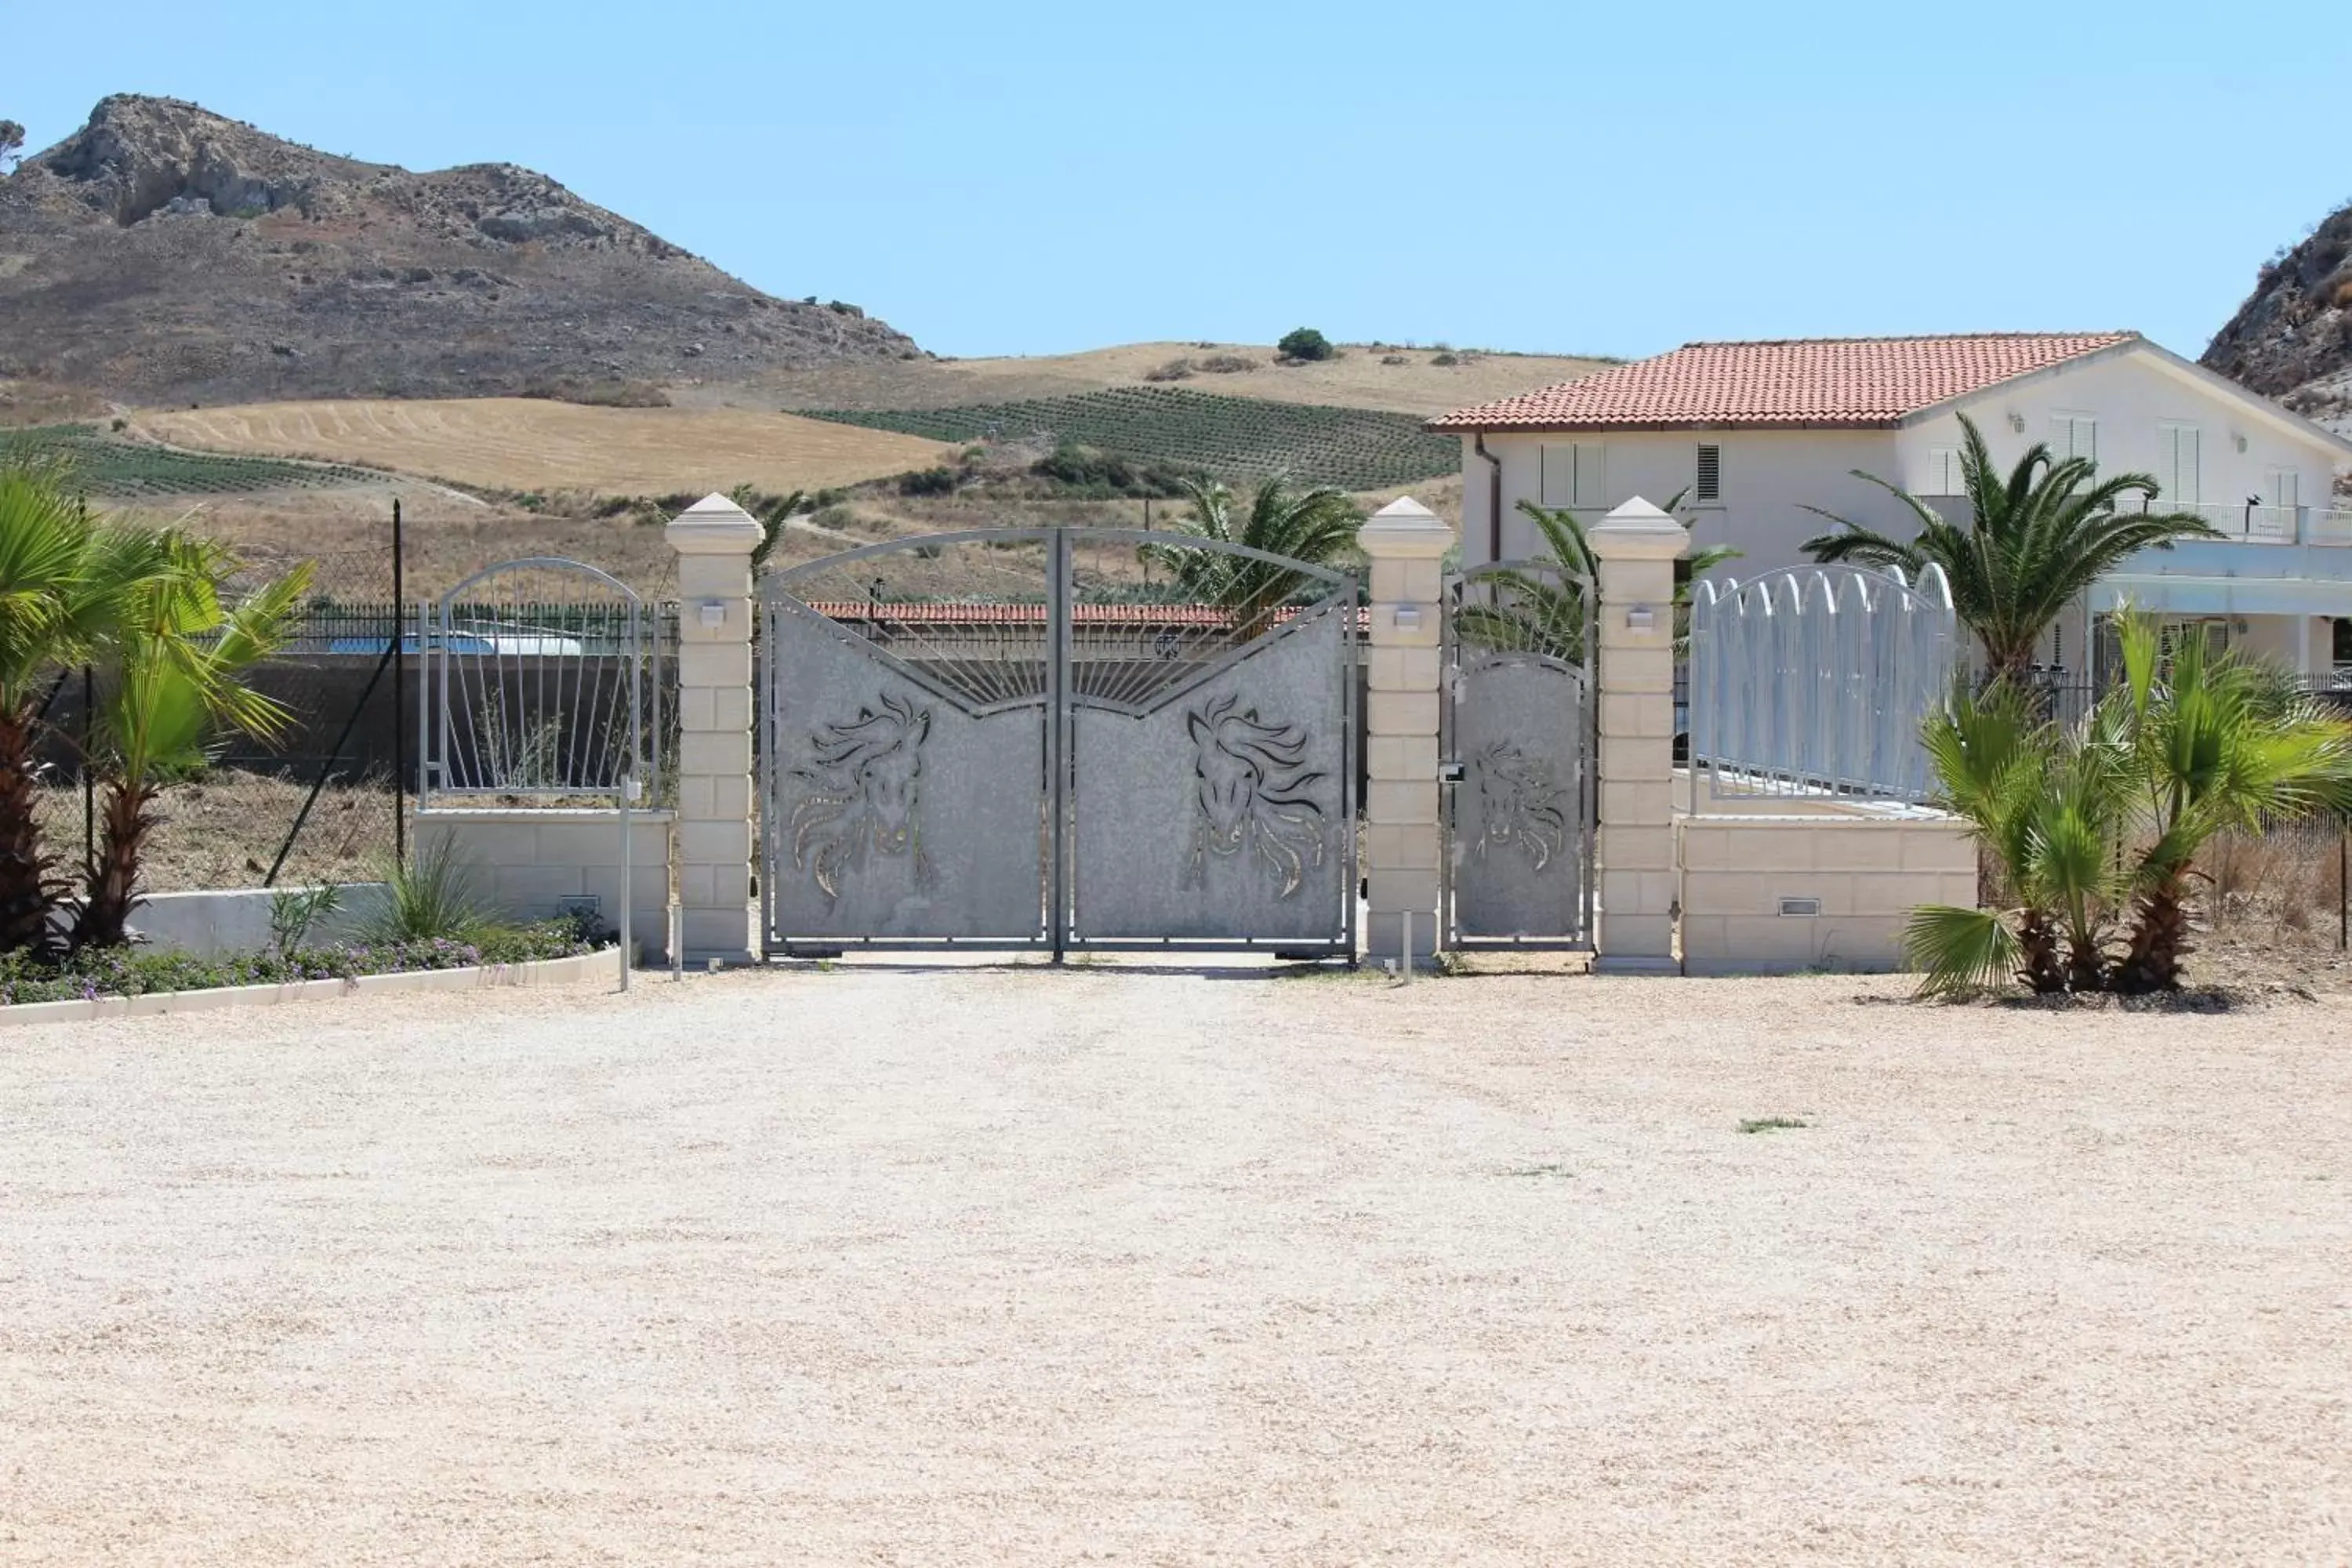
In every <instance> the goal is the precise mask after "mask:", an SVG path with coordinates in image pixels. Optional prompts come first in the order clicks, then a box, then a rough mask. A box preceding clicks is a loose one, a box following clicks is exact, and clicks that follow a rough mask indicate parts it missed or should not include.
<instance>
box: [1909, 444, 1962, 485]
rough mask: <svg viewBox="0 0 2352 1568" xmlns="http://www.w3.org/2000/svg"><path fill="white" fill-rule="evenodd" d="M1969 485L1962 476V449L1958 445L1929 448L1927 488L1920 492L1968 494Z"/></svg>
mask: <svg viewBox="0 0 2352 1568" xmlns="http://www.w3.org/2000/svg"><path fill="white" fill-rule="evenodd" d="M1968 490H1969V487H1968V485H1967V483H1966V482H1965V481H1964V480H1963V479H1961V477H1960V449H1959V448H1958V447H1928V448H1927V489H1924V490H1922V491H1921V492H1920V494H1922V495H1931V496H1958V495H1966V494H1968Z"/></svg>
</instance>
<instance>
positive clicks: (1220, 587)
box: [760, 528, 1359, 957]
mask: <svg viewBox="0 0 2352 1568" xmlns="http://www.w3.org/2000/svg"><path fill="white" fill-rule="evenodd" d="M761 606H762V614H761V660H760V670H761V736H760V743H761V770H760V776H761V803H760V804H761V812H760V819H761V879H760V889H761V917H762V930H763V932H764V940H765V942H766V945H767V948H768V950H769V951H770V952H825V951H832V950H838V949H842V948H845V947H848V946H860V947H871V948H887V947H895V948H918V949H919V948H938V947H947V946H954V947H961V948H976V949H1002V948H1018V949H1040V950H1045V951H1050V952H1054V953H1055V954H1056V955H1058V954H1060V953H1062V952H1066V951H1070V950H1074V949H1076V950H1084V949H1098V948H1126V949H1133V948H1139V947H1149V948H1191V949H1202V948H1209V949H1214V948H1232V947H1244V948H1264V949H1271V950H1273V951H1276V952H1282V953H1286V954H1291V955H1295V956H1299V957H1320V956H1330V955H1335V954H1352V952H1353V951H1354V945H1355V909H1356V900H1355V889H1356V872H1355V858H1356V855H1355V847H1356V834H1355V815H1356V801H1355V755H1356V742H1355V731H1356V723H1357V716H1356V700H1355V699H1356V682H1355V659H1356V643H1357V639H1358V636H1359V626H1358V617H1357V611H1356V587H1355V583H1354V580H1353V579H1352V578H1350V577H1349V576H1348V575H1347V574H1343V573H1340V572H1337V571H1333V570H1330V569H1328V568H1327V567H1322V566H1318V565H1313V564H1309V563H1305V562H1300V561H1293V560H1288V559H1286V558H1283V557H1279V556H1274V555H1268V554H1266V553H1265V552H1259V551H1254V550H1249V549H1245V548H1243V547H1240V546H1236V545H1228V544H1221V543H1215V542H1208V541H1203V540H1199V539H1195V538H1192V537H1190V536H1186V535H1181V534H1179V535H1171V534H1166V533H1161V534H1150V533H1142V532H1135V531H1126V530H1117V529H1076V528H1072V529H1061V528H1043V529H1013V530H988V531H978V532H971V533H953V534H940V535H934V536H930V537H926V538H918V539H907V540H897V541H893V542H889V543H887V544H877V545H872V546H867V547H866V548H863V549H857V550H851V551H847V552H842V553H840V554H836V555H832V556H828V557H825V558H824V559H822V560H819V561H814V562H811V563H805V564H803V565H798V566H793V567H790V568H785V569H781V570H772V571H770V572H769V573H767V574H765V576H764V577H763V579H762V584H761Z"/></svg>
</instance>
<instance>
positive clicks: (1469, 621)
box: [1454, 489, 1740, 663]
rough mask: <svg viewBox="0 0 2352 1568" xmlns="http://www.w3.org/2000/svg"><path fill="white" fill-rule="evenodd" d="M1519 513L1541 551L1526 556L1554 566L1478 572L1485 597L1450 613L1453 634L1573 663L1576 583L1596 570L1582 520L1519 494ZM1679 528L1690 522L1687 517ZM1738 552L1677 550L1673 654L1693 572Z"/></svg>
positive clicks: (1685, 624) (1579, 621)
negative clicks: (1532, 529) (1551, 569)
mask: <svg viewBox="0 0 2352 1568" xmlns="http://www.w3.org/2000/svg"><path fill="white" fill-rule="evenodd" d="M1689 493H1690V492H1689V491H1688V490H1686V489H1685V490H1677V491H1676V492H1675V496H1674V499H1673V500H1669V501H1668V502H1666V507H1665V510H1667V511H1668V512H1669V513H1672V514H1674V515H1675V516H1677V517H1679V516H1680V515H1681V509H1682V504H1683V498H1684V497H1685V496H1686V495H1688V494H1689ZM1519 510H1520V511H1521V512H1522V513H1524V514H1525V515H1526V516H1527V517H1528V520H1529V521H1532V522H1533V523H1534V524H1535V525H1536V531H1537V532H1538V533H1539V534H1541V535H1542V536H1543V549H1542V551H1541V552H1539V553H1538V554H1537V555H1536V557H1535V558H1534V559H1535V560H1536V561H1537V562H1538V563H1544V564H1548V565H1550V566H1553V567H1555V568H1557V571H1556V572H1539V571H1538V572H1529V571H1526V570H1523V569H1521V568H1518V567H1506V568H1505V569H1504V570H1502V571H1500V572H1490V573H1488V574H1486V575H1484V576H1482V577H1480V578H1479V579H1478V584H1479V586H1480V587H1481V588H1484V589H1485V590H1486V593H1487V598H1486V602H1485V603H1477V604H1466V605H1463V606H1462V607H1461V608H1460V609H1459V610H1457V611H1455V613H1454V632H1455V635H1456V636H1458V637H1461V639H1462V640H1463V641H1465V642H1468V643H1475V644H1476V645H1477V646H1479V647H1489V648H1496V649H1499V650H1502V651H1506V652H1513V653H1543V654H1549V655H1550V656H1551V657H1552V658H1559V659H1566V660H1568V661H1569V662H1570V663H1576V662H1579V661H1580V660H1581V659H1582V658H1584V618H1585V602H1584V586H1583V585H1584V584H1587V583H1591V582H1593V581H1594V580H1595V578H1596V574H1597V573H1598V571H1599V568H1598V565H1597V564H1596V563H1595V560H1594V557H1593V554H1592V542H1591V540H1590V539H1588V538H1587V537H1586V536H1585V532H1584V525H1583V524H1582V523H1581V522H1579V521H1577V520H1576V517H1575V514H1574V513H1572V512H1570V511H1569V510H1567V509H1565V508H1559V509H1553V508H1548V507H1542V506H1538V505H1537V504H1536V503H1535V502H1534V501H1531V500H1525V499H1522V500H1520V502H1519ZM1683 526H1685V528H1687V527H1689V526H1690V524H1689V521H1688V520H1687V519H1685V521H1684V524H1683ZM1739 554H1740V552H1738V550H1735V549H1733V548H1732V547H1731V546H1730V545H1728V544H1710V545H1707V546H1706V547H1705V548H1703V549H1699V550H1692V551H1685V552H1684V553H1683V554H1682V555H1681V556H1680V557H1679V558H1678V559H1677V560H1676V561H1675V603H1674V608H1675V652H1677V653H1680V652H1682V651H1683V650H1684V649H1685V648H1686V647H1688V646H1689V643H1690V605H1691V591H1692V585H1693V584H1695V583H1696V582H1697V580H1698V575H1699V574H1700V573H1702V572H1709V571H1712V570H1714V569H1715V568H1716V567H1717V566H1720V565H1722V564H1723V563H1725V562H1727V561H1736V560H1738V558H1739Z"/></svg>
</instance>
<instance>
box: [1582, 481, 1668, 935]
mask: <svg viewBox="0 0 2352 1568" xmlns="http://www.w3.org/2000/svg"><path fill="white" fill-rule="evenodd" d="M1586 536H1587V538H1589V539H1590V540H1591V545H1592V554H1593V559H1594V562H1595V563H1596V564H1597V566H1598V569H1599V572H1600V577H1601V581H1600V582H1599V584H1596V586H1597V588H1598V590H1599V595H1600V609H1599V612H1598V617H1597V618H1598V622H1599V627H1600V637H1601V647H1600V666H1601V670H1600V678H1601V700H1600V705H1599V706H1600V720H1601V722H1600V731H1601V733H1600V750H1601V755H1600V759H1599V763H1600V778H1601V824H1600V829H1601V831H1600V844H1599V847H1598V850H1597V858H1598V859H1599V860H1600V863H1601V931H1600V943H1599V946H1600V956H1599V958H1598V959H1597V960H1596V961H1595V963H1594V964H1593V968H1594V969H1595V971H1597V972H1598V973H1603V974H1672V973H1675V967H1676V966H1675V958H1674V903H1675V838H1674V820H1675V813H1674V794H1675V560H1676V559H1677V558H1678V557H1680V556H1681V555H1682V553H1683V552H1685V550H1687V549H1689V548H1690V532H1689V531H1688V530H1686V529H1685V528H1684V527H1683V525H1682V524H1681V523H1679V522H1676V521H1675V520H1674V519H1673V518H1671V517H1669V516H1667V515H1666V514H1665V513H1664V512H1663V511H1660V510H1658V509H1657V508H1656V507H1654V506H1652V505H1651V504H1650V503H1649V502H1648V501H1646V500H1643V499H1642V498H1641V497H1640V496H1635V497H1634V498H1633V500H1629V501H1627V502H1626V503H1625V504H1624V505H1623V506H1621V507H1619V508H1618V509H1617V510H1614V511H1612V512H1611V513H1610V514H1609V515H1608V516H1607V517H1604V518H1602V519H1601V521H1599V522H1597V523H1595V524H1593V525H1592V527H1591V529H1590V530H1588V531H1587V535H1586Z"/></svg>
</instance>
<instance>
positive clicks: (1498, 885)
mask: <svg viewBox="0 0 2352 1568" xmlns="http://www.w3.org/2000/svg"><path fill="white" fill-rule="evenodd" d="M1594 636H1595V634H1594V626H1593V595H1592V590H1591V584H1589V583H1588V582H1586V581H1585V580H1584V579H1583V578H1581V577H1579V576H1577V575H1575V574H1571V573H1569V572H1566V571H1564V570H1563V569H1562V568H1561V567H1560V566H1559V565H1558V564H1557V563H1551V562H1541V561H1503V562H1496V563H1493V564H1491V565H1486V566H1480V567H1477V568H1475V569H1474V570H1472V571H1470V572H1466V573H1464V574H1460V575H1458V576H1454V577H1450V578H1448V579H1447V581H1446V585H1445V633H1444V661H1445V666H1444V670H1443V672H1442V675H1443V679H1441V680H1440V682H1439V686H1440V690H1441V692H1442V694H1443V695H1442V699H1441V701H1440V705H1439V706H1440V716H1439V723H1440V726H1441V731H1442V734H1443V739H1442V741H1441V742H1440V744H1441V746H1442V748H1443V751H1442V754H1443V755H1444V757H1446V758H1447V759H1448V760H1449V761H1450V762H1451V763H1454V764H1455V766H1454V768H1452V769H1449V772H1448V775H1447V776H1448V778H1449V779H1450V780H1451V781H1452V782H1450V783H1449V784H1448V785H1447V787H1446V789H1445V792H1444V793H1445V797H1446V798H1445V804H1444V845H1443V847H1442V850H1441V853H1440V855H1439V857H1438V859H1439V864H1440V866H1441V868H1442V874H1441V882H1442V884H1443V888H1442V892H1443V897H1444V942H1445V945H1446V946H1448V947H1451V948H1476V947H1521V948H1538V949H1539V948H1563V949H1571V950H1586V949H1590V948H1591V945H1592V902H1593V900H1592V891H1593V877H1592V841H1593V826H1594V821H1595V815H1596V807H1597V805H1598V796H1599V791H1598V784H1597V781H1596V780H1595V778H1594V776H1593V773H1594V769H1593V755H1594V742H1593V680H1592V664H1591V660H1592V650H1593V644H1594Z"/></svg>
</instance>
